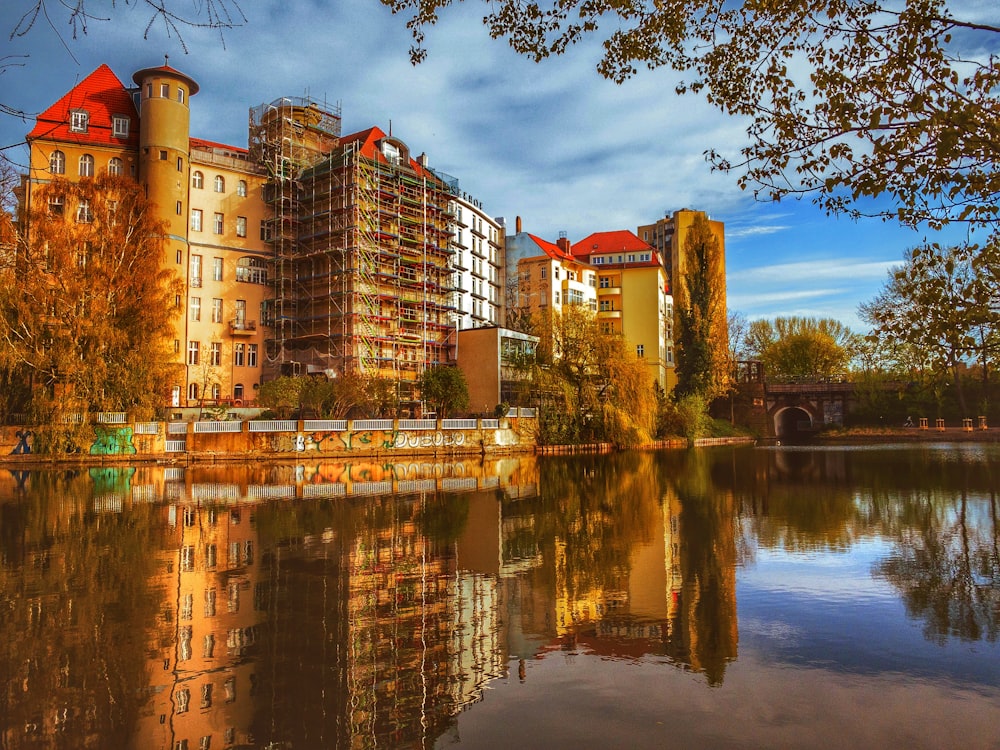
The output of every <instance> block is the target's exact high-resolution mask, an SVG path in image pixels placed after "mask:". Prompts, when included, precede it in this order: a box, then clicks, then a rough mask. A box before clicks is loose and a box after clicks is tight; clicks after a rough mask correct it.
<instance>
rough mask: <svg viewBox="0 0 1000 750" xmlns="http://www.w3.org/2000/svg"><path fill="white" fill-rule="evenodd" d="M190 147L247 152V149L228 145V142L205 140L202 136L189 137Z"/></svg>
mask: <svg viewBox="0 0 1000 750" xmlns="http://www.w3.org/2000/svg"><path fill="white" fill-rule="evenodd" d="M189 142H190V144H191V148H200V149H202V150H204V151H211V150H213V149H222V150H223V151H234V152H236V153H238V154H247V153H249V151H248V149H245V148H240V147H239V146H230V145H229V144H228V143H218V142H217V141H206V140H205V139H204V138H191V139H189Z"/></svg>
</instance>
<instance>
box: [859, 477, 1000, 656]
mask: <svg viewBox="0 0 1000 750" xmlns="http://www.w3.org/2000/svg"><path fill="white" fill-rule="evenodd" d="M956 504H957V507H956ZM914 505H915V510H916V511H917V514H918V516H919V523H918V524H915V525H913V526H910V527H909V528H907V529H906V530H905V532H904V534H903V538H902V539H901V540H900V541H899V543H898V544H897V547H896V552H895V554H894V555H893V556H892V557H889V558H888V559H886V560H883V561H881V562H879V563H878V564H876V565H875V566H874V571H873V572H874V574H875V575H876V576H878V577H881V578H884V579H885V580H887V581H888V582H889V583H891V584H892V585H893V586H895V587H896V588H897V589H899V591H900V592H901V593H902V596H903V601H904V603H905V604H906V610H907V612H908V613H909V614H910V616H911V617H917V618H921V619H923V620H924V635H925V637H927V638H929V639H931V640H935V641H937V642H939V643H944V642H945V641H946V640H947V638H948V637H949V636H954V637H957V638H961V639H963V640H969V641H976V640H981V639H984V638H985V639H986V640H990V641H995V640H996V639H997V634H998V630H1000V554H998V548H1000V544H998V530H997V496H996V493H995V492H991V493H990V496H989V501H988V506H987V511H988V516H989V522H986V519H981V520H979V521H978V522H977V523H972V524H970V519H969V515H970V500H969V494H968V492H967V491H966V490H964V489H963V490H962V491H961V493H960V496H959V497H958V499H957V503H956V500H955V499H952V500H951V501H950V502H948V503H947V504H943V503H942V504H939V503H938V502H935V498H934V497H933V496H932V495H927V496H924V497H921V498H919V499H915V500H914ZM941 505H944V507H943V508H942V507H941ZM976 507H977V508H981V507H982V503H977V504H976Z"/></svg>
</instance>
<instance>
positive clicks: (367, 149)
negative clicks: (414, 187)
mask: <svg viewBox="0 0 1000 750" xmlns="http://www.w3.org/2000/svg"><path fill="white" fill-rule="evenodd" d="M390 137H392V136H389V135H387V134H386V132H385V131H384V130H382V128H380V127H378V126H377V125H373V126H372V127H370V128H368V129H367V130H359V131H358V132H357V133H351V134H350V135H344V136H341V137H340V145H341V146H343V145H345V144H348V143H360V144H361V147H360V151H361V155H362V156H364V157H365V158H366V159H372V160H373V161H379V162H382V163H383V164H388V163H389V162H388V160H387V159H386V158H385V156H384V155H383V154H382V151H381V150H380V149H379V147H378V142H379V141H381V140H382V139H384V138H390ZM394 140H398V139H395V138H394ZM410 169H412V170H413V171H414V172H416V173H417V175H418V176H420V177H431V178H433V179H436V180H439V179H441V178H440V177H438V176H437V175H435V174H434V173H433V172H432V171H431V170H429V169H425V168H424V167H422V166H420V162H418V161H417V160H416V159H412V158H411V159H410Z"/></svg>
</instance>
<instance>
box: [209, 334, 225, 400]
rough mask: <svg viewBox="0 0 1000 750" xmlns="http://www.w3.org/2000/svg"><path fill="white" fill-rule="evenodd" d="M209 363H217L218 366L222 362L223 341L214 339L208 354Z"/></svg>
mask: <svg viewBox="0 0 1000 750" xmlns="http://www.w3.org/2000/svg"><path fill="white" fill-rule="evenodd" d="M208 363H209V364H210V365H215V366H216V367H218V366H219V365H221V364H222V343H221V342H219V341H213V342H212V349H211V351H210V352H209V355H208ZM216 387H218V384H216ZM218 397H219V395H218V394H215V398H218Z"/></svg>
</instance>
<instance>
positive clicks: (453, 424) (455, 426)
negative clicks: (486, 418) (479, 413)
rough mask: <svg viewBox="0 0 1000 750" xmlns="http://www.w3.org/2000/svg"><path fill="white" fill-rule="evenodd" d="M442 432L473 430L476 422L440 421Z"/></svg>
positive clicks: (465, 420)
mask: <svg viewBox="0 0 1000 750" xmlns="http://www.w3.org/2000/svg"><path fill="white" fill-rule="evenodd" d="M441 429H442V430H474V429H476V420H474V419H442V420H441Z"/></svg>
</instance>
